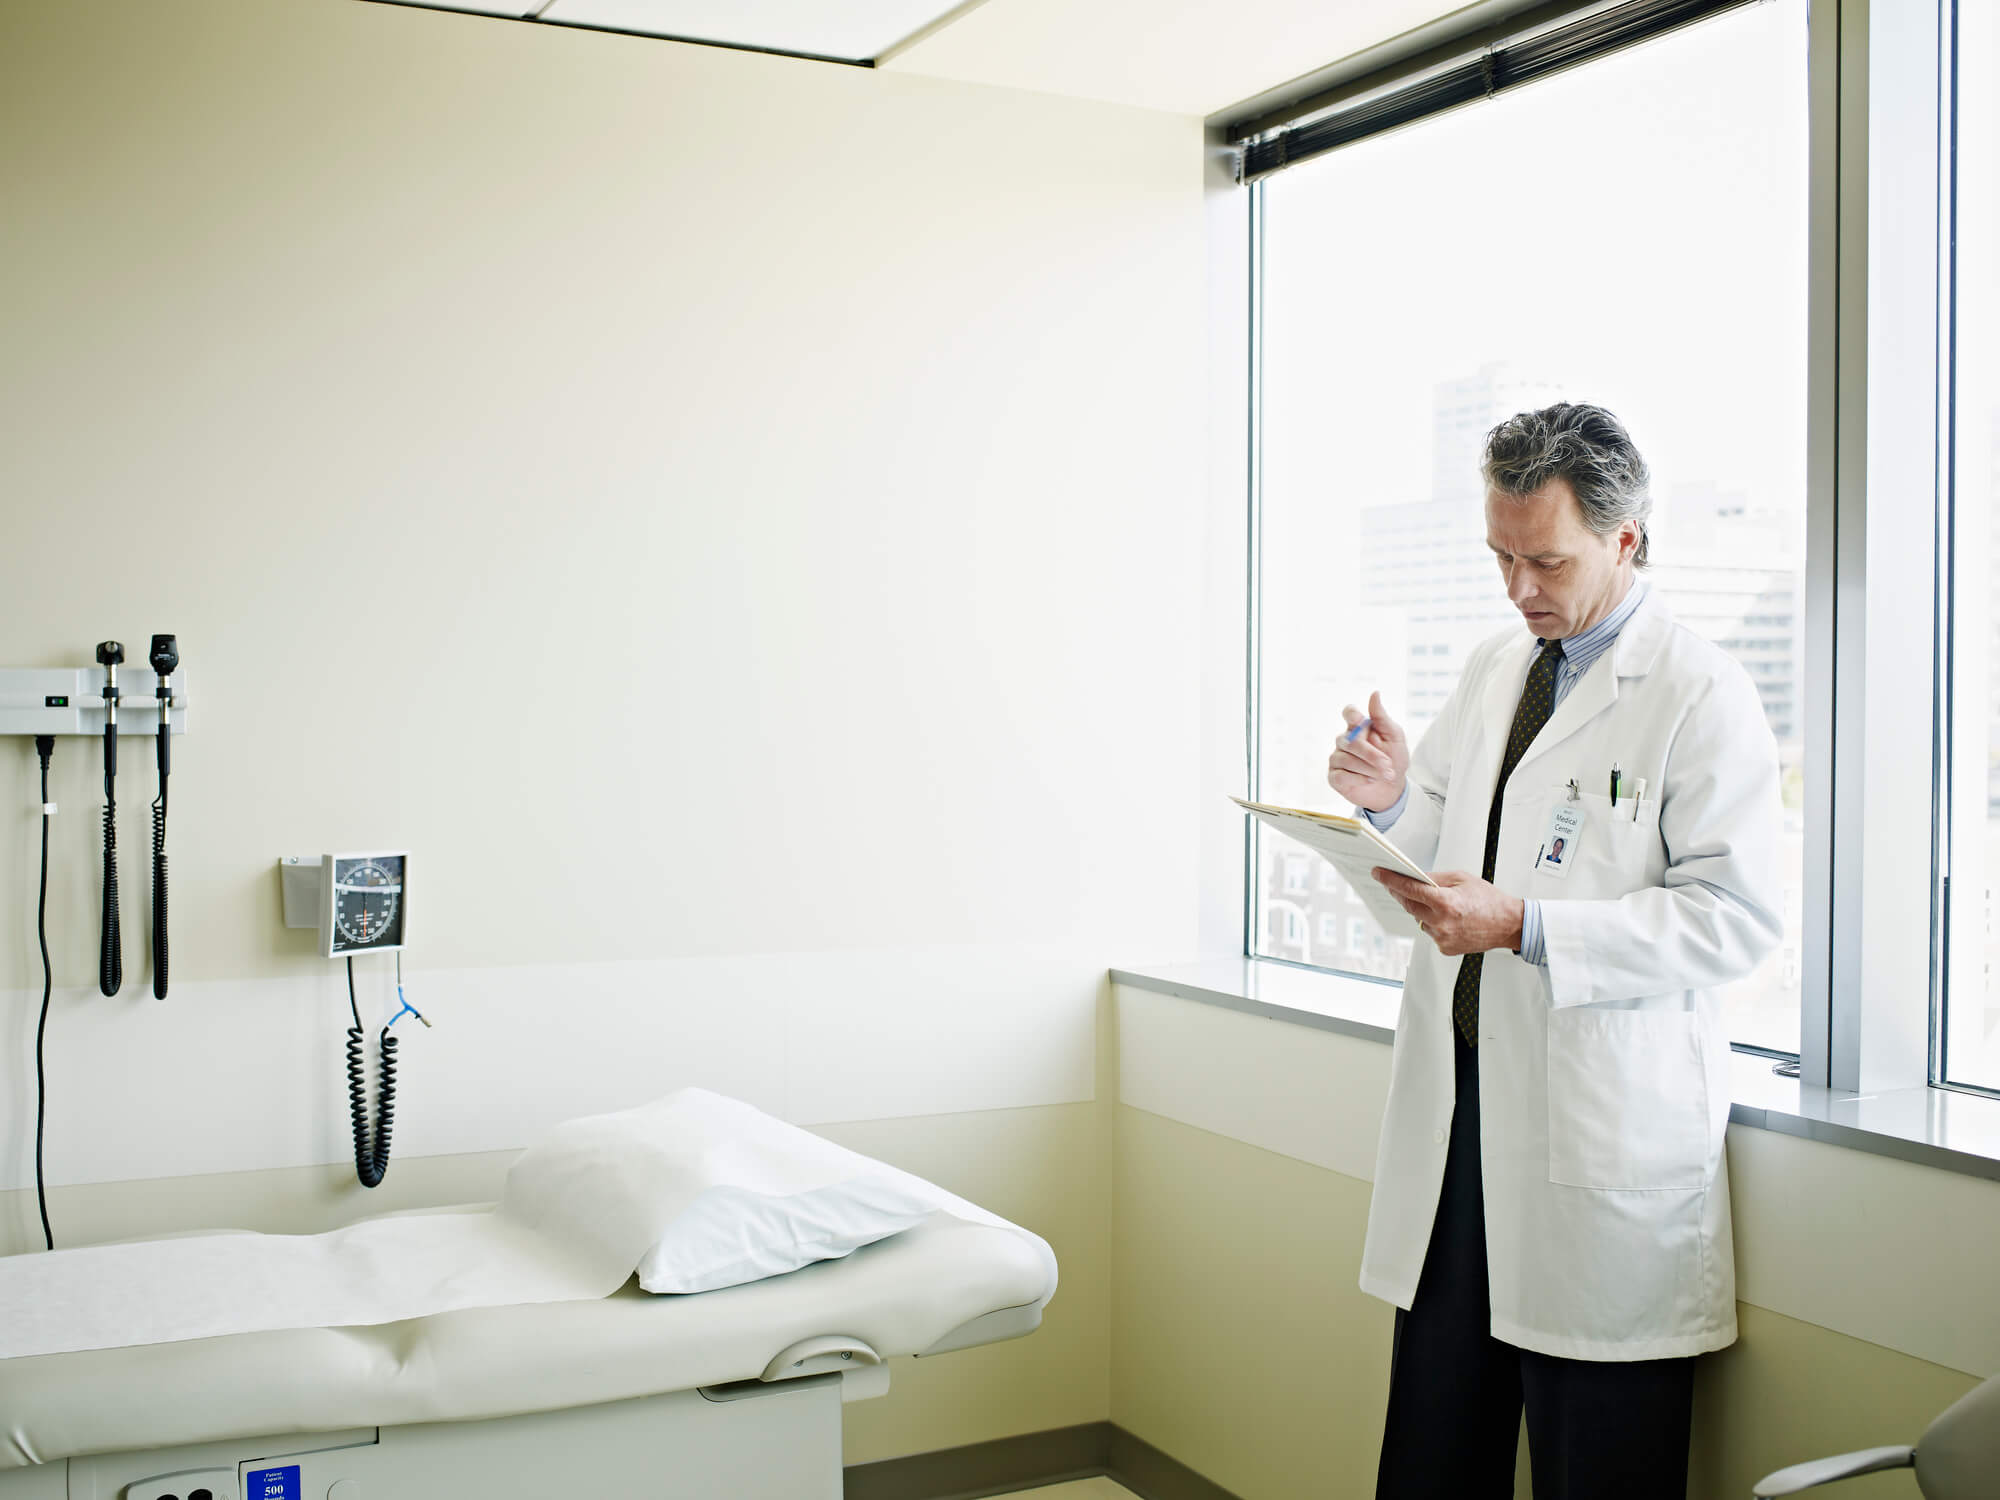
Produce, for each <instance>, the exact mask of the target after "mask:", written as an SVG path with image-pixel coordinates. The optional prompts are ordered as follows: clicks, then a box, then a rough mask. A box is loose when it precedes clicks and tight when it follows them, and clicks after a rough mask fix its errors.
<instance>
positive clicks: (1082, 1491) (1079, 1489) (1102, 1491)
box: [1020, 1479, 1138, 1500]
mask: <svg viewBox="0 0 2000 1500" xmlns="http://www.w3.org/2000/svg"><path fill="white" fill-rule="evenodd" d="M1020 1493H1021V1494H1023V1495H1032V1496H1034V1497H1035V1500H1138V1496H1136V1495H1134V1494H1133V1493H1132V1492H1131V1491H1130V1490H1128V1489H1126V1488H1125V1486H1124V1485H1122V1484H1119V1483H1117V1482H1116V1481H1115V1480H1110V1479H1073V1480H1071V1481H1070V1482H1069V1483H1068V1484H1050V1485H1044V1486H1043V1487H1042V1488H1041V1489H1038V1490H1022V1491H1021V1492H1020Z"/></svg>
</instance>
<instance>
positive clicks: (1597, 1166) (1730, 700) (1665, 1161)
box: [1361, 590, 1783, 1360]
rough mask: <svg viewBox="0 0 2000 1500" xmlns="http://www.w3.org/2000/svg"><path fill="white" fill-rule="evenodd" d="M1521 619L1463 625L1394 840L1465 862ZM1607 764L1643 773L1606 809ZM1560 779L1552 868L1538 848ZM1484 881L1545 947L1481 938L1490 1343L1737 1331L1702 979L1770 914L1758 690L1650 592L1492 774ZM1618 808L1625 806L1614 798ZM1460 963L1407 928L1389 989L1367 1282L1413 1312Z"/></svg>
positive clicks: (1700, 1340) (1733, 963)
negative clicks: (1386, 1076)
mask: <svg viewBox="0 0 2000 1500" xmlns="http://www.w3.org/2000/svg"><path fill="white" fill-rule="evenodd" d="M1533 649H1534V637H1533V636H1532V635H1530V634H1529V633H1528V632H1527V631H1526V630H1524V629H1516V630H1513V631H1510V632H1508V633H1506V634H1505V635H1502V636H1498V637H1495V638H1494V639H1492V640H1490V641H1487V642H1486V643H1484V644H1483V645H1481V646H1480V647H1479V648H1478V649H1477V650H1476V651H1475V652H1474V653H1473V655H1472V657H1471V659H1470V660H1469V661H1468V662H1467V664H1466V668H1465V673H1464V675H1463V677H1462V678H1461V679H1460V680H1459V684H1458V687H1457V689H1456V691H1454V692H1453V694H1452V696H1451V698H1450V700H1449V701H1448V702H1447V703H1446V704H1445V707H1444V711H1443V713H1442V714H1441V715H1440V716H1439V717H1438V720H1437V722H1436V723H1434V724H1433V725H1432V726H1431V728H1430V730H1429V732H1428V733H1426V734H1425V735H1424V737H1423V741H1422V743H1421V744H1419V745H1418V747H1417V749H1416V752H1415V754H1414V755H1413V756H1412V759H1411V764H1410V778H1409V787H1410V798H1409V801H1408V803H1407V804H1406V806H1405V809H1404V812H1403V814H1402V816H1401V817H1400V818H1399V819H1397V821H1396V824H1395V826H1394V827H1393V828H1392V829H1391V830H1390V837H1391V838H1393V839H1394V840H1395V842H1396V843H1397V845H1398V846H1399V847H1401V848H1402V849H1403V850H1405V851H1406V852H1407V853H1409V854H1410V855H1411V857H1413V858H1414V859H1416V860H1417V861H1418V862H1419V863H1420V864H1422V865H1423V866H1424V867H1425V868H1427V869H1432V870H1464V871H1468V872H1470V873H1472V874H1474V875H1477V874H1478V873H1479V868H1480V862H1481V857H1482V855H1483V853H1484V848H1485V839H1486V817H1487V811H1488V809H1489V807H1490V806H1491V804H1492V798H1493V784H1494V781H1495V780H1496V778H1497V777H1498V775H1499V769H1500V754H1501V750H1502V747H1503V746H1504V745H1505V743H1506V739H1507V734H1508V731H1509V728H1510V727H1511V725H1512V724H1513V720H1514V710H1515V705H1516V704H1517V702H1518V701H1519V699H1520V694H1521V686H1522V682H1523V680H1524V679H1525V677H1526V675H1527V669H1528V662H1529V657H1530V655H1531V653H1532V652H1533ZM1614 761H1616V762H1617V763H1618V764H1619V765H1620V767H1621V768H1622V769H1623V771H1624V773H1625V775H1626V777H1627V778H1628V779H1629V780H1632V781H1636V780H1637V779H1638V778H1639V777H1644V778H1645V780H1646V792H1645V796H1644V797H1643V798H1642V799H1640V800H1639V801H1638V802H1637V803H1636V805H1635V804H1634V802H1633V801H1632V800H1631V799H1630V798H1626V797H1621V798H1620V800H1619V803H1618V806H1617V808H1616V810H1615V812H1614V810H1613V808H1612V807H1611V804H1610V799H1609V795H1608V793H1609V776H1610V771H1611V766H1612V763H1613V762H1614ZM1572 777H1574V778H1575V780H1576V783H1577V787H1578V789H1579V791H1578V796H1577V803H1578V805H1580V806H1581V807H1582V808H1583V810H1584V812H1585V821H1584V826H1583V828H1582V831H1581V833H1580V835H1579V836H1578V837H1577V839H1576V840H1575V841H1574V842H1573V844H1572V846H1571V848H1570V850H1569V855H1568V857H1569V862H1570V864H1571V869H1570V872H1569V874H1568V876H1567V877H1564V878H1561V879H1557V878H1555V877H1553V876H1550V875H1547V874H1542V873H1538V872H1537V871H1536V869H1535V856H1536V853H1537V851H1538V849H1539V848H1540V847H1541V845H1542V843H1543V838H1544V835H1545V834H1546V833H1547V831H1548V827H1549V819H1550V815H1551V812H1552V810H1553V808H1554V807H1555V805H1556V803H1557V802H1558V800H1565V799H1568V798H1569V796H1570V790H1569V785H1568V783H1569V781H1570V779H1571V778H1572ZM1503 806H1504V811H1503V815H1502V818H1501V823H1500V840H1499V846H1498V852H1497V854H1496V856H1495V860H1494V871H1493V883H1494V884H1495V885H1497V886H1499V887H1500V888H1501V889H1502V890H1505V891H1510V892H1512V893H1514V894H1515V895H1518V896H1522V897H1534V898H1536V899H1538V900H1540V901H1541V903H1542V928H1543V933H1544V936H1545V938H1546V942H1547V948H1548V966H1547V968H1546V969H1544V968H1540V967H1537V966H1536V965H1533V964H1529V963H1527V962H1525V961H1524V960H1522V959H1521V958H1519V957H1517V956H1516V955H1515V954H1513V953H1511V952H1509V951H1507V950H1505V949H1501V950H1496V951H1494V952H1489V953H1488V954H1487V955H1486V958H1485V961H1484V962H1485V967H1484V971H1483V973H1482V977H1481V984H1480V1002H1479V1041H1478V1048H1477V1054H1478V1060H1479V1061H1478V1066H1479V1098H1480V1114H1481V1121H1480V1163H1481V1168H1482V1172H1483V1179H1482V1180H1483V1184H1484V1188H1485V1201H1486V1255H1487V1280H1488V1290H1489V1293H1490V1300H1491V1305H1492V1325H1491V1329H1492V1333H1493V1336H1494V1337H1495V1338H1498V1339H1501V1340H1504V1341H1505V1342H1507V1343H1510V1344H1514V1345H1517V1346H1518V1347H1520V1348H1524V1349H1534V1350H1537V1351H1539V1352H1541V1353H1544V1354H1554V1355H1564V1356H1568V1357H1570V1358H1575V1359H1597V1360H1630V1359H1663V1358H1668V1357H1671V1356H1678V1355H1688V1354H1700V1353H1703V1352H1705V1351H1707V1350H1710V1349H1720V1348H1722V1347H1724V1346H1725V1345H1727V1344H1729V1343H1731V1342H1733V1341H1734V1340H1735V1337H1736V1276H1735V1263H1734V1260H1733V1258H1732V1255H1731V1246H1730V1229H1729V1183H1728V1177H1727V1174H1726V1172H1725V1169H1724V1164H1723V1151H1722V1144H1723V1130H1724V1127H1725V1126H1726V1125H1727V1123H1728V1120H1729V1040H1728V1035H1727V1033H1726V1031H1725V1029H1724V1026H1723V1019H1722V1012H1721V1000H1720V998H1719V996H1718V995H1717V993H1716V987H1717V986H1719V985H1723V984H1726V983H1728V982H1730V981H1732V980H1735V979H1739V978H1741V977H1743V976H1744V975H1746V974H1748V973H1749V972H1750V971H1751V970H1752V969H1753V968H1754V967H1755V966H1756V965H1757V963H1758V962H1759V960H1761V959H1762V958H1763V957H1764V956H1765V955H1766V954H1767V953H1769V952H1770V951H1771V949H1772V948H1773V947H1775V946H1776V944H1777V942H1778V940H1779V938H1780V936H1781V935H1782V932H1783V927H1782V921H1781V916H1780V912H1781V901H1782V897H1781V893H1780V887H1779V877H1778V833H1779V820H1780V807H1779V794H1778V775H1777V746H1776V744H1775V742H1774V741H1773V740H1772V737H1771V731H1770V728H1769V726H1768V725H1767V724H1766V723H1765V719H1764V712H1763V708H1762V706H1761V704H1760V703H1759V701H1758V697H1757V692H1756V690H1755V688H1753V687H1752V686H1751V683H1750V679H1749V677H1748V676H1747V674H1745V672H1744V671H1743V669H1742V668H1741V667H1740V666H1738V665H1737V664H1736V663H1735V662H1734V661H1732V660H1731V659H1730V658H1729V657H1727V656H1726V655H1724V654H1723V652H1722V651H1721V650H1719V649H1718V648H1717V647H1715V646H1713V645H1710V644H1709V643H1708V642H1706V641H1704V640H1702V639H1701V638H1699V637H1698V636H1696V635H1694V634H1693V633H1692V632H1691V631H1689V630H1687V629H1686V628H1685V627H1683V626H1681V625H1679V624H1677V623H1675V621H1674V620H1673V617H1672V616H1671V614H1670V613H1669V612H1668V610H1667V608H1666V605H1665V604H1664V603H1663V602H1662V601H1661V600H1660V598H1659V595H1658V593H1657V592H1656V591H1653V590H1648V592H1647V595H1646V597H1645V598H1644V599H1643V600H1642V601H1641V602H1640V604H1639V606H1638V608H1637V609H1636V610H1635V611H1634V612H1633V614H1632V616H1631V618H1630V619H1628V620H1627V621H1626V622H1625V626H1624V628H1623V629H1622V630H1621V631H1620V632H1619V634H1618V638H1617V640H1616V641H1615V642H1614V643H1613V645H1612V647H1611V649H1610V650H1608V651H1606V652H1605V653H1604V654H1603V655H1602V656H1600V657H1599V658H1598V659H1597V660H1596V661H1595V662H1593V663H1592V664H1591V666H1590V668H1589V670H1587V671H1586V672H1585V673H1584V674H1583V676H1582V677H1581V678H1580V679H1579V680H1578V681H1577V683H1576V684H1575V686H1574V687H1572V688H1571V690H1570V693H1569V696H1568V697H1567V698H1565V699H1564V700H1563V702H1562V703H1561V704H1560V705H1559V706H1558V707H1557V708H1556V710H1555V712H1554V714H1553V715H1552V716H1551V717H1550V719H1549V721H1548V723H1547V724H1545V725H1544V726H1543V727H1542V731H1541V733H1540V734H1538V735H1537V736H1536V737H1535V740H1534V742H1533V743H1532V744H1531V745H1530V746H1529V747H1528V750H1527V753H1526V754H1524V755H1523V756H1522V757H1521V760H1520V763H1519V764H1518V765H1516V766H1515V768H1514V773H1513V775H1512V776H1511V777H1510V778H1509V779H1508V782H1507V792H1506V799H1505V802H1504V804H1503ZM1635 810H1636V812H1637V817H1636V819H1635V818H1634V817H1633V813H1634V811H1635ZM1459 962H1460V961H1459V960H1458V959H1457V958H1447V957H1445V956H1444V955H1442V954H1440V953H1439V952H1438V951H1437V949H1436V948H1434V947H1432V946H1431V945H1430V944H1429V943H1428V942H1426V941H1424V940H1423V939H1421V938H1419V939H1418V941H1417V949H1416V953H1415V956H1414V957H1413V958H1412V960H1411V963H1410V972H1409V977H1408V980H1407V981H1406V983H1405V985H1404V990H1403V1007H1402V1015H1401V1019H1400V1020H1399V1022H1398V1024H1397V1027H1396V1045H1395V1053H1394V1060H1393V1062H1392V1064H1391V1069H1390V1083H1389V1102H1388V1107H1387V1110H1386V1112H1385V1115H1384V1119H1383V1125H1382V1140H1381V1144H1380V1147H1379V1149H1378V1151H1377V1155H1376V1163H1375V1191H1374V1199H1373V1202H1372V1204H1371V1206H1370V1209H1369V1215H1368V1240H1367V1246H1366V1248H1365V1250H1364V1251H1363V1254H1362V1262H1361V1287H1362V1290H1364V1291H1366V1292H1369V1293H1371V1294H1372V1295H1374V1296H1377V1297H1381V1298H1384V1299H1385V1300H1387V1301H1390V1302H1393V1303H1395V1304H1396V1305H1397V1306H1398V1307H1403V1308H1407V1307H1409V1305H1410V1302H1411V1299H1412V1297H1413V1296H1414V1295H1415V1293H1416V1289H1417V1279H1418V1276H1419V1274H1420V1273H1421V1272H1422V1270H1423V1265H1424V1253H1425V1250H1426V1248H1427V1247H1428V1245H1429V1243H1430V1234H1431V1225H1432V1222H1433V1220H1434V1219H1435V1217H1436V1213H1437V1204H1438V1195H1439V1189H1440V1186H1441V1184H1442V1182H1443V1178H1444V1162H1445V1144H1446V1141H1447V1140H1448V1139H1449V1134H1450V1130H1451V1116H1452V1106H1453V1097H1454V1096H1453V1088H1452V1020H1451V991H1452V984H1453V981H1454V979H1455V978H1456V976H1457V973H1458V966H1459Z"/></svg>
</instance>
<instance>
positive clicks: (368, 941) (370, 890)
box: [322, 854, 405, 958]
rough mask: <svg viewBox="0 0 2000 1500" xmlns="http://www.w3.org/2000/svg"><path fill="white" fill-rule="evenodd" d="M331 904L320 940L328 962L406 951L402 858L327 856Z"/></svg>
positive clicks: (396, 856)
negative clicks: (350, 956)
mask: <svg viewBox="0 0 2000 1500" xmlns="http://www.w3.org/2000/svg"><path fill="white" fill-rule="evenodd" d="M326 858H327V860H328V861H329V862H330V863H331V866H332V868H331V869H330V870H329V871H327V874H328V875H330V876H331V878H330V879H328V880H327V885H328V887H329V888H330V891H331V894H332V897H333V900H332V909H331V910H330V911H329V912H328V913H327V917H328V920H327V924H326V926H325V928H324V929H323V930H322V935H323V936H324V937H325V938H326V939H327V940H328V941H327V946H326V956H327V957H328V958H338V957H340V956H341V955H342V954H344V953H382V952H388V951H391V950H393V949H397V948H400V947H402V946H403V862H404V858H405V856H403V855H401V854H354V855H344V854H329V855H328V856H327V857H326Z"/></svg>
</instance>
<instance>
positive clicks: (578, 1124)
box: [501, 1089, 997, 1292]
mask: <svg viewBox="0 0 2000 1500" xmlns="http://www.w3.org/2000/svg"><path fill="white" fill-rule="evenodd" d="M938 1209H944V1210H946V1211H947V1212H951V1213H954V1214H957V1215H959V1216H960V1217H963V1218H968V1219H971V1220H973V1221H974V1222H978V1221H980V1220H982V1219H986V1218H990V1216H987V1215H984V1214H983V1213H982V1211H981V1210H979V1209H976V1208H973V1207H972V1206H971V1205H970V1204H966V1203H963V1202H961V1201H960V1200H959V1199H957V1198H954V1197H952V1195H951V1194H949V1193H947V1192H945V1191H944V1190H943V1189H941V1188H937V1187H933V1186H932V1185H931V1184H930V1183H927V1182H925V1181H924V1180H923V1179H922V1178H920V1177H912V1176H910V1175H909V1174H908V1173H907V1172H899V1171H897V1170H896V1169H895V1168H894V1167H891V1166H886V1165H884V1164H883V1163H881V1162H879V1161H875V1160H873V1159H872V1158H870V1157H866V1156H862V1155H861V1154H860V1153H858V1152H854V1151H849V1150H848V1149H847V1148H846V1147H844V1146H836V1145H835V1144H834V1143H833V1142H832V1141H829V1140H825V1139H823V1138H821V1137H820V1136H816V1135H814V1134H812V1133H811V1132H810V1131H805V1130H801V1129H799V1128H798V1127H797V1126H796V1125H788V1124H786V1123H785V1122H784V1121H783V1120H778V1119H773V1118H772V1117H771V1116H770V1115H767V1114H765V1113H764V1112H763V1111H762V1110H760V1109H756V1108H754V1107H753V1106H751V1105H748V1104H745V1103H744V1102H743V1101H742V1100H740V1099H730V1098H726V1097H724V1096H723V1095H720V1094H712V1093H710V1092H708V1091H707V1090H706V1089H680V1090H678V1091H676V1092H675V1093H672V1094H669V1095H667V1096H666V1097H665V1098H663V1099H658V1100H655V1101H654V1102H653V1103H651V1104H647V1105H643V1106H641V1107H640V1108H638V1109H630V1110H625V1111H623V1112H621V1113H619V1114H611V1115H593V1116H591V1117H589V1118H587V1119H581V1120H571V1121H568V1122H567V1123H565V1124H562V1125H559V1126H557V1127H556V1128H555V1129H554V1130H553V1131H551V1132H550V1133H549V1135H548V1136H547V1137H546V1138H545V1139H544V1140H542V1141H541V1142H540V1143H539V1144H537V1145H534V1146H531V1147H529V1148H528V1150H526V1151H525V1152H523V1153H522V1154H521V1157H520V1159H519V1160H518V1161H516V1162H515V1164H514V1166H513V1168H512V1170H510V1171H509V1172H508V1174H507V1187H506V1190H505V1192H504V1193H503V1194H502V1197H501V1212H502V1213H503V1214H507V1215H509V1216H511V1217H513V1218H516V1219H518V1220H520V1221H522V1222H523V1223H525V1224H526V1225H527V1226H528V1227H530V1228H532V1229H537V1230H540V1231H543V1232H544V1233H546V1234H548V1235H550V1236H553V1237H555V1238H557V1239H559V1240H562V1241H566V1242H569V1243H570V1244H571V1245H572V1246H573V1247H574V1249H575V1252H576V1253H577V1254H579V1255H582V1256H584V1257H586V1258H588V1259H590V1260H591V1261H592V1262H593V1263H595V1262H597V1261H604V1262H608V1263H611V1264H623V1265H625V1266H636V1267H637V1269H638V1272H639V1284H640V1285H641V1286H643V1287H644V1288H645V1289H646V1290H647V1291H649V1292H707V1291H714V1290H716V1289H717V1288H719V1287H725V1286H735V1285H736V1284H738V1283H739V1282H744V1281H756V1280H758V1279H760V1278H762V1277H765V1276H777V1275H782V1274H783V1273H784V1272H786V1271H796V1270H797V1269H798V1268H799V1267H801V1266H804V1265H809V1264H811V1263H812V1262H813V1261H816V1260H828V1259H833V1258H836V1257H839V1256H842V1255H846V1254H848V1253H849V1252H850V1251H852V1250H856V1249H858V1248H860V1247H861V1246H862V1245H867V1244H872V1243H873V1242H874V1241H876V1240H879V1239H883V1238H886V1237H887V1236H889V1235H892V1234H895V1233H897V1232H898V1231H900V1230H904V1229H908V1228H910V1227H911V1226H912V1225H914V1224H917V1223H920V1222H921V1221H922V1220H924V1219H925V1218H927V1217H929V1216H930V1214H931V1213H933V1212H934V1211H936V1210H938ZM995 1222H997V1221H995Z"/></svg>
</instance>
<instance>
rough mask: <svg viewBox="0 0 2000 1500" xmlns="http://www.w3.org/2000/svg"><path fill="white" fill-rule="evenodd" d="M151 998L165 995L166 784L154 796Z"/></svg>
mask: <svg viewBox="0 0 2000 1500" xmlns="http://www.w3.org/2000/svg"><path fill="white" fill-rule="evenodd" d="M153 998H154V999H155V1000H164V999H166V998H167V788H166V784H165V783H164V782H162V783H161V785H160V795H159V796H158V797H155V798H154V799H153Z"/></svg>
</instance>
